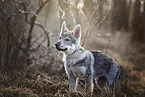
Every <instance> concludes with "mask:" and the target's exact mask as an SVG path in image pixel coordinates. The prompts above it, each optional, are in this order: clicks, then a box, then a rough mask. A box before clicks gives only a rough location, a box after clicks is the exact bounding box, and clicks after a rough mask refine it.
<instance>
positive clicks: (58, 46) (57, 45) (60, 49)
mask: <svg viewBox="0 0 145 97" xmlns="http://www.w3.org/2000/svg"><path fill="white" fill-rule="evenodd" d="M55 46H56V49H57V50H59V51H66V50H67V48H62V47H61V43H60V42H57V43H56V44H55Z"/></svg>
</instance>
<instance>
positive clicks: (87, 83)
mask: <svg viewBox="0 0 145 97" xmlns="http://www.w3.org/2000/svg"><path fill="white" fill-rule="evenodd" d="M85 88H86V93H90V92H93V88H94V84H93V76H92V75H89V76H87V77H86V78H85Z"/></svg>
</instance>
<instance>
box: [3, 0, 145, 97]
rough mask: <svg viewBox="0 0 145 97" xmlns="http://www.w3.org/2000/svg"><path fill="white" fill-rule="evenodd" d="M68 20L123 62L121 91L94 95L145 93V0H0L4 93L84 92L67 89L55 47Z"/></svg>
mask: <svg viewBox="0 0 145 97" xmlns="http://www.w3.org/2000/svg"><path fill="white" fill-rule="evenodd" d="M64 20H65V21H66V23H67V26H68V28H69V29H70V30H72V29H73V28H74V27H75V25H77V24H81V27H82V40H81V45H82V46H83V47H84V48H86V49H88V50H94V51H95V50H99V51H101V52H103V53H106V54H108V55H110V56H111V57H113V58H115V59H116V60H117V62H118V63H119V65H120V67H121V91H120V92H119V93H117V92H115V93H104V92H100V91H99V90H98V89H97V88H95V90H94V93H93V94H92V96H94V97H114V96H119V97H120V96H121V97H145V0H0V97H51V96H52V97H53V96H57V97H62V96H63V97H68V96H69V97H73V96H79V97H85V96H86V95H85V94H84V93H82V92H76V93H71V92H69V89H68V79H67V76H66V74H65V72H64V69H63V63H62V61H61V58H62V54H61V53H59V52H58V51H57V50H56V49H55V47H54V44H55V43H56V42H57V40H58V37H59V32H60V27H61V23H62V22H63V21H64ZM82 84H83V81H82ZM82 87H83V85H82ZM117 88H118V87H117ZM87 96H90V95H87Z"/></svg>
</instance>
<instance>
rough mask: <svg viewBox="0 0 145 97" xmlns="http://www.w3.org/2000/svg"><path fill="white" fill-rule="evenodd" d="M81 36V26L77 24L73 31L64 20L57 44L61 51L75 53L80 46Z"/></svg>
mask: <svg viewBox="0 0 145 97" xmlns="http://www.w3.org/2000/svg"><path fill="white" fill-rule="evenodd" d="M80 38H81V26H80V25H77V26H76V27H75V28H74V29H73V31H69V30H68V29H67V27H66V22H65V21H64V22H63V23H62V26H61V32H60V39H59V41H58V42H57V43H56V44H55V46H56V49H57V50H59V51H63V52H67V53H73V52H74V51H75V50H76V49H77V48H78V47H79V43H80Z"/></svg>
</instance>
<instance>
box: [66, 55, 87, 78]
mask: <svg viewBox="0 0 145 97" xmlns="http://www.w3.org/2000/svg"><path fill="white" fill-rule="evenodd" d="M86 60H87V59H86V58H82V59H71V60H69V59H68V60H67V66H68V69H69V71H71V72H73V74H74V76H76V77H80V78H83V77H84V76H85V74H86V71H87V63H86Z"/></svg>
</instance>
